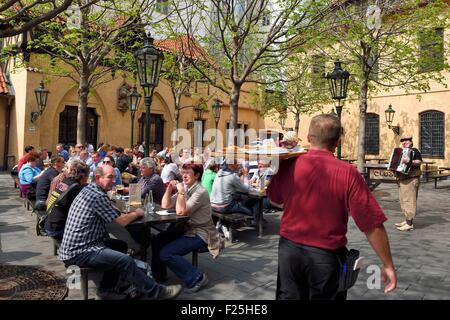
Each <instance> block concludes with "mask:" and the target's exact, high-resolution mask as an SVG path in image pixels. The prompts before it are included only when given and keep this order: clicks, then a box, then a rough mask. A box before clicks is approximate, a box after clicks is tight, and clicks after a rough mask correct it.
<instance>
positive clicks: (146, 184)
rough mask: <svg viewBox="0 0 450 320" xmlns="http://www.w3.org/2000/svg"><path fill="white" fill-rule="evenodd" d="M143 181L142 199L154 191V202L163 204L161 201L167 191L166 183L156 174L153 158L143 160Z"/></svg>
mask: <svg viewBox="0 0 450 320" xmlns="http://www.w3.org/2000/svg"><path fill="white" fill-rule="evenodd" d="M139 167H140V171H141V179H140V180H139V182H138V183H139V184H141V186H142V191H141V197H142V198H145V196H146V195H147V194H148V193H149V191H150V190H151V191H152V195H153V201H154V202H156V203H158V204H161V200H162V198H163V196H164V192H165V191H166V190H165V188H164V183H163V181H162V179H161V177H160V176H159V175H158V174H157V173H156V172H155V169H156V163H155V161H153V160H152V159H151V158H149V157H147V158H144V159H142V160H141V162H140V164H139Z"/></svg>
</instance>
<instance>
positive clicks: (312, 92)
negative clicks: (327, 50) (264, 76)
mask: <svg viewBox="0 0 450 320" xmlns="http://www.w3.org/2000/svg"><path fill="white" fill-rule="evenodd" d="M324 73H325V60H324V57H323V56H317V55H311V56H309V55H307V54H305V53H304V52H303V53H299V54H295V55H292V56H291V57H290V58H289V67H288V68H287V69H286V71H285V75H284V78H286V79H291V80H290V81H288V82H281V83H279V84H275V88H276V89H275V90H269V92H267V90H266V97H265V99H264V100H263V101H264V104H263V107H262V114H263V115H264V116H269V117H271V118H272V119H274V120H276V121H277V120H278V121H279V120H280V119H281V118H282V117H286V116H288V115H289V114H292V115H293V116H294V123H295V129H294V130H295V132H296V133H297V134H298V132H299V129H300V116H301V115H302V114H304V115H311V114H313V113H316V112H318V111H321V110H322V107H323V105H325V104H328V103H330V102H331V101H330V100H331V99H330V96H329V93H328V88H327V84H326V81H325V78H324ZM272 87H273V86H272ZM274 110H275V111H276V113H275V114H274V113H273V112H272V111H274Z"/></svg>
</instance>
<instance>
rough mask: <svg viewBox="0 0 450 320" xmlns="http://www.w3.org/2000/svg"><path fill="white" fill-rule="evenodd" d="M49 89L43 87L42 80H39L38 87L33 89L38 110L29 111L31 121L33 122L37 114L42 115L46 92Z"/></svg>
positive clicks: (45, 104)
mask: <svg viewBox="0 0 450 320" xmlns="http://www.w3.org/2000/svg"><path fill="white" fill-rule="evenodd" d="M49 93H50V91H48V90H47V89H45V88H44V81H43V80H41V82H40V84H39V88H36V89H34V94H35V96H36V102H37V105H38V109H39V111H33V112H31V122H33V123H34V122H35V121H36V120H37V118H39V116H41V115H42V112H43V111H44V109H45V107H46V106H47V99H48V94H49Z"/></svg>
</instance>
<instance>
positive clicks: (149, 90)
mask: <svg viewBox="0 0 450 320" xmlns="http://www.w3.org/2000/svg"><path fill="white" fill-rule="evenodd" d="M134 57H135V59H136V65H137V71H138V72H137V73H138V76H139V83H140V85H141V87H142V88H143V89H144V100H145V156H146V157H148V155H149V148H150V106H151V104H152V96H153V92H154V91H155V88H156V87H157V86H158V81H159V74H160V72H161V66H162V62H163V60H164V54H163V53H162V52H161V51H160V50H158V49H157V48H155V46H154V45H153V38H152V37H151V36H150V33H147V34H146V39H145V44H144V48H142V49H139V50H137V51H136V52H135V53H134Z"/></svg>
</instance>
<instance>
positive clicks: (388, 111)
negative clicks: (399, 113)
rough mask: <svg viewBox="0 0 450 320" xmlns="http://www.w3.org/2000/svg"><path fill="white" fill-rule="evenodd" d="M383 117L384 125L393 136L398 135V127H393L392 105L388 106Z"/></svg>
mask: <svg viewBox="0 0 450 320" xmlns="http://www.w3.org/2000/svg"><path fill="white" fill-rule="evenodd" d="M384 115H385V116H386V123H387V125H388V127H389V129H391V130H392V131H394V133H395V135H397V136H398V135H399V134H400V127H399V126H393V125H392V122H393V121H394V115H395V110H394V109H392V104H389V107H388V108H387V109H386V110H385V111H384Z"/></svg>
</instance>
